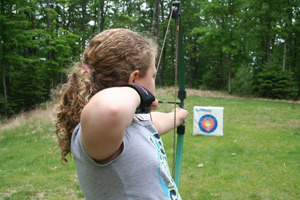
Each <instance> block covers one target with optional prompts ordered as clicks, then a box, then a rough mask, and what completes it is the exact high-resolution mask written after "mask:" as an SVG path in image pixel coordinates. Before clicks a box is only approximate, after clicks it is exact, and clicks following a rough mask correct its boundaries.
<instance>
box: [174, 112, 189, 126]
mask: <svg viewBox="0 0 300 200" xmlns="http://www.w3.org/2000/svg"><path fill="white" fill-rule="evenodd" d="M174 111H175V110H173V112H174ZM188 115H189V112H188V111H187V110H185V109H182V108H176V126H180V125H181V124H182V123H183V122H186V119H187V117H188Z"/></svg>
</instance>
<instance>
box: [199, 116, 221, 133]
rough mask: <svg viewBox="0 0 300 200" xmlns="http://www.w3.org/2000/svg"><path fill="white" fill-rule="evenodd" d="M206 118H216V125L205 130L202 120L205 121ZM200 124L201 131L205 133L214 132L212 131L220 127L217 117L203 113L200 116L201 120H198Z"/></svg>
mask: <svg viewBox="0 0 300 200" xmlns="http://www.w3.org/2000/svg"><path fill="white" fill-rule="evenodd" d="M206 118H211V119H212V120H214V123H215V126H214V127H213V128H212V129H210V130H205V129H204V128H203V127H202V126H201V124H202V121H203V120H204V119H206ZM198 125H199V128H200V129H201V131H203V132H204V133H212V132H214V131H215V130H216V129H217V127H218V121H217V119H216V118H215V117H214V116H212V115H209V114H207V115H203V116H202V117H201V118H200V120H199V122H198Z"/></svg>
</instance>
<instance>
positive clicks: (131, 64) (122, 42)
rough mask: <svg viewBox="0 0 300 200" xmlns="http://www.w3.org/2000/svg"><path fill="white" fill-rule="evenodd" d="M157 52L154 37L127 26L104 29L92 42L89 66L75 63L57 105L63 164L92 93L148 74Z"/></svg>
mask: <svg viewBox="0 0 300 200" xmlns="http://www.w3.org/2000/svg"><path fill="white" fill-rule="evenodd" d="M156 54H157V46H156V44H155V43H154V42H153V40H151V39H146V38H144V37H142V36H140V35H139V34H137V33H135V32H133V31H130V30H128V29H109V30H105V31H103V32H101V33H99V34H98V35H96V36H95V37H94V38H93V39H92V40H91V41H90V44H89V45H88V46H87V48H86V49H85V51H84V53H83V56H82V64H83V65H86V66H87V68H83V67H81V64H79V63H76V64H74V67H73V70H72V72H71V73H70V74H69V75H68V82H67V83H66V84H64V85H63V86H62V88H61V91H60V97H59V102H58V104H57V105H56V134H57V136H58V144H59V147H60V148H61V150H62V152H61V162H62V163H66V162H67V159H66V156H67V155H68V154H69V153H70V145H71V137H72V133H73V131H74V128H75V127H76V125H77V124H78V123H79V122H80V115H81V112H82V109H83V108H84V106H85V105H86V104H87V103H88V102H89V100H90V99H91V98H92V96H94V95H95V94H96V93H97V92H99V91H101V90H103V89H105V88H108V87H114V86H121V85H124V84H126V83H127V81H128V79H129V76H130V74H131V73H132V72H133V71H134V70H139V71H140V75H141V76H145V75H146V73H147V70H148V68H149V66H150V63H151V60H152V59H153V57H154V58H155V57H156Z"/></svg>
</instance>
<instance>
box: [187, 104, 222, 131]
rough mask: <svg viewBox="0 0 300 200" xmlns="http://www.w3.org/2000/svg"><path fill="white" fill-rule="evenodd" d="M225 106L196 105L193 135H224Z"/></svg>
mask: <svg viewBox="0 0 300 200" xmlns="http://www.w3.org/2000/svg"><path fill="white" fill-rule="evenodd" d="M223 110H224V108H223V107H200V106H195V107H194V126H193V135H214V136H222V135H223Z"/></svg>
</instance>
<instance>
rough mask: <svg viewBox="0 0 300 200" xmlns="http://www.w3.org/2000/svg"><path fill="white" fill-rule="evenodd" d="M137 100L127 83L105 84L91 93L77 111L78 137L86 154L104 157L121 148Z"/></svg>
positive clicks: (95, 157)
mask: <svg viewBox="0 0 300 200" xmlns="http://www.w3.org/2000/svg"><path fill="white" fill-rule="evenodd" d="M140 101H141V100H140V96H139V94H138V93H137V92H136V91H135V90H134V89H132V88H130V87H114V88H108V89H105V90H101V91H100V92H98V93H97V94H96V95H94V96H93V97H92V99H91V100H90V101H89V103H88V104H87V105H86V106H85V107H84V109H83V110H82V114H81V130H82V134H81V137H82V138H81V139H82V144H83V147H84V149H85V151H86V152H87V154H88V155H89V156H91V157H92V158H93V159H95V160H105V159H107V158H109V157H111V156H112V155H113V154H114V153H115V152H117V151H118V150H119V148H121V145H122V141H123V137H124V134H125V130H126V128H127V127H128V126H129V125H130V124H131V122H132V119H133V117H134V113H135V110H136V108H137V107H138V106H139V104H140Z"/></svg>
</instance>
